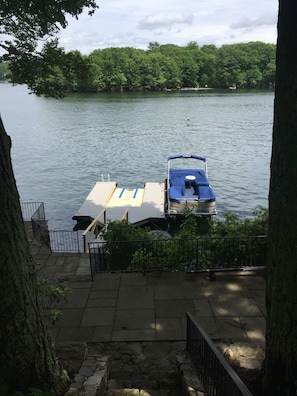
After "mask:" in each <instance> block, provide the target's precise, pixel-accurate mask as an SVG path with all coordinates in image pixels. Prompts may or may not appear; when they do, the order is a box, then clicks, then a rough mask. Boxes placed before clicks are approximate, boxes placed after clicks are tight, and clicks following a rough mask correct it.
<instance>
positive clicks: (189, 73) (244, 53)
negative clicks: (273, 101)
mask: <svg viewBox="0 0 297 396" xmlns="http://www.w3.org/2000/svg"><path fill="white" fill-rule="evenodd" d="M43 51H44V55H46V56H48V55H49V54H47V51H50V52H51V54H50V56H54V57H55V58H56V59H57V62H55V63H56V65H55V67H51V66H47V70H46V73H45V74H44V77H42V76H39V78H38V79H37V80H36V81H34V84H33V87H32V88H33V91H34V92H36V93H37V94H38V93H39V92H40V93H41V92H46V91H47V90H49V87H51V86H54V88H55V90H56V91H57V90H59V91H60V92H119V91H127V92H128V91H132V92H133V91H161V90H164V89H180V88H183V87H211V88H228V87H231V86H233V87H237V88H269V87H271V86H273V85H274V81H275V51H276V46H275V45H274V44H267V43H262V42H260V41H256V42H249V43H240V44H230V45H227V44H226V45H222V46H221V47H219V48H218V47H216V46H215V45H204V46H202V47H199V46H198V44H197V43H196V42H190V43H188V44H187V45H186V46H185V47H180V46H178V45H174V44H165V45H161V44H159V43H158V42H151V43H149V46H148V49H147V50H142V49H136V48H132V47H123V48H106V49H97V50H95V51H93V52H92V53H91V54H90V55H87V56H86V55H82V54H81V53H80V52H79V51H71V52H68V53H66V52H65V51H64V50H63V49H61V48H58V42H57V44H56V47H55V48H53V47H52V46H50V47H47V46H45V47H44V49H43ZM14 67H17V66H16V65H14ZM48 67H50V70H49V69H48ZM0 70H1V69H0ZM14 74H15V75H16V74H17V73H14ZM13 82H16V83H17V82H18V81H17V80H15V81H13Z"/></svg>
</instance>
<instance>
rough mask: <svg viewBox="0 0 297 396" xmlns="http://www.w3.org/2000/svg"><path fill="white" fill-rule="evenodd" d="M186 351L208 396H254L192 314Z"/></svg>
mask: <svg viewBox="0 0 297 396" xmlns="http://www.w3.org/2000/svg"><path fill="white" fill-rule="evenodd" d="M186 316H187V342H186V350H187V353H188V355H189V357H190V359H191V361H192V363H193V366H194V368H195V371H196V373H197V377H198V379H199V380H200V381H201V383H202V385H203V388H204V394H205V395H207V396H252V393H251V392H250V391H249V389H248V388H247V387H246V385H245V384H244V383H243V382H242V380H241V379H240V378H239V376H238V375H237V374H236V372H235V371H234V370H233V368H232V367H231V366H230V364H229V362H228V361H227V360H226V359H225V358H224V356H223V355H222V354H221V352H220V351H219V350H218V349H217V347H216V346H215V345H214V343H213V342H212V340H211V339H210V338H209V337H208V335H207V334H206V333H205V332H204V330H203V329H202V328H201V327H200V326H199V324H198V323H197V321H196V320H195V319H194V318H193V316H192V315H191V314H190V313H188V312H187V313H186Z"/></svg>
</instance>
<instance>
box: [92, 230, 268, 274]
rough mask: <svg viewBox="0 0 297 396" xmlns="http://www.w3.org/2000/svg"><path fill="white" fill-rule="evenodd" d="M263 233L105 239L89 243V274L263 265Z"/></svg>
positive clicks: (211, 269) (192, 270)
mask: <svg viewBox="0 0 297 396" xmlns="http://www.w3.org/2000/svg"><path fill="white" fill-rule="evenodd" d="M266 247H267V237H266V236H255V237H226V238H195V239H176V238H174V239H173V238H172V239H166V240H161V239H155V240H145V241H107V242H102V241H101V242H92V243H90V244H89V254H90V263H91V271H92V274H98V273H102V272H107V271H109V272H113V271H143V272H146V271H152V270H161V271H187V272H199V271H218V270H223V269H236V270H239V269H245V268H247V269H249V268H253V267H262V266H265V262H266Z"/></svg>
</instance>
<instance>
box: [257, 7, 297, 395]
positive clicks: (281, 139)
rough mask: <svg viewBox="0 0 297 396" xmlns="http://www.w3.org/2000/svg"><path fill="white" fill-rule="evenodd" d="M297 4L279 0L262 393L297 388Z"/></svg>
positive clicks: (292, 392) (285, 392) (283, 392)
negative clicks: (296, 201) (296, 199)
mask: <svg viewBox="0 0 297 396" xmlns="http://www.w3.org/2000/svg"><path fill="white" fill-rule="evenodd" d="M296 21H297V3H296V1H294V0H280V1H279V15H278V38H277V50H276V85H275V102H274V123H273V142H272V156H271V178H270V190H269V231H268V255H269V259H268V263H267V293H266V300H267V301H266V306H267V318H266V325H267V330H266V357H265V363H264V394H265V395H267V396H268V395H269V396H274V395H283V396H292V395H296V392H297V375H296V373H297V338H296V334H297V299H296V296H297V294H296V284H297V266H296V258H297V244H296V241H297V208H296V205H295V197H296V192H297V190H296V185H297V173H296V168H297V112H296V106H297V72H296V70H297V24H296Z"/></svg>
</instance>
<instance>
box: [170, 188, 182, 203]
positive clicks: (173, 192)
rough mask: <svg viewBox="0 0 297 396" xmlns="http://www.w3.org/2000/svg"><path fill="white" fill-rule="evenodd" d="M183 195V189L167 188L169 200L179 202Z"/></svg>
mask: <svg viewBox="0 0 297 396" xmlns="http://www.w3.org/2000/svg"><path fill="white" fill-rule="evenodd" d="M184 195H185V188H184V187H179V186H172V187H170V188H169V198H170V199H175V200H179V199H180V197H181V196H184Z"/></svg>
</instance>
